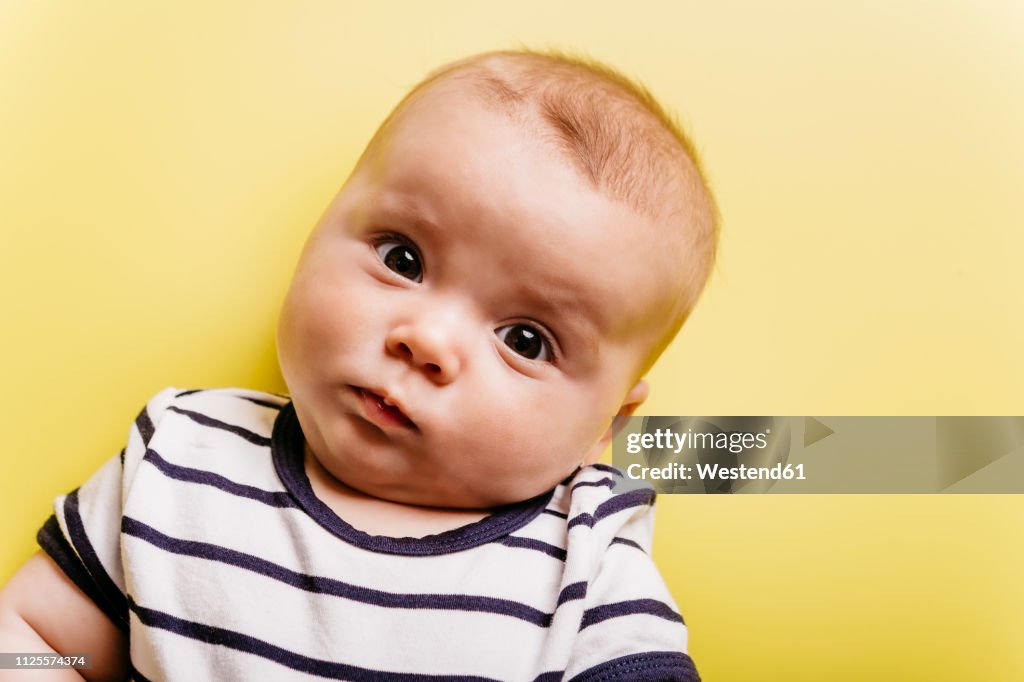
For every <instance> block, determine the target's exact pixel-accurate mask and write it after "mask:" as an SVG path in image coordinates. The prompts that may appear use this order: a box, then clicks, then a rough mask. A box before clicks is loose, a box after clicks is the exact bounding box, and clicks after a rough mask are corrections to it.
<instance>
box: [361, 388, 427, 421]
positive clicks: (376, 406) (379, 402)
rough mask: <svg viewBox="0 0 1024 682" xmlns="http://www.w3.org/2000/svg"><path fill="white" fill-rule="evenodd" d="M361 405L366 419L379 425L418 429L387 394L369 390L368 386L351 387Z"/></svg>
mask: <svg viewBox="0 0 1024 682" xmlns="http://www.w3.org/2000/svg"><path fill="white" fill-rule="evenodd" d="M352 388H353V389H354V390H355V392H356V395H357V396H358V397H359V400H360V402H361V403H362V405H363V411H364V413H365V416H366V418H367V419H369V420H370V421H371V422H372V423H374V424H375V425H377V426H379V427H385V428H386V427H390V428H394V427H396V426H397V427H401V428H404V429H410V430H413V431H418V430H419V427H417V426H416V423H415V422H414V421H413V420H412V419H409V416H408V415H407V414H405V412H403V411H402V408H401V406H399V405H398V404H397V402H396V401H395V400H393V399H392V398H389V397H388V396H387V395H384V394H381V393H377V392H375V391H371V390H370V389H368V388H359V387H357V386H353V387H352Z"/></svg>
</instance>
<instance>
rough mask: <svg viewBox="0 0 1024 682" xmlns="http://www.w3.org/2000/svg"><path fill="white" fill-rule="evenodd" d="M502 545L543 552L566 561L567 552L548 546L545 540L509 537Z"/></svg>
mask: <svg viewBox="0 0 1024 682" xmlns="http://www.w3.org/2000/svg"><path fill="white" fill-rule="evenodd" d="M501 544H503V545H505V546H506V547H521V548H523V549H532V550H535V551H537V552H543V553H544V554H547V555H548V556H552V557H554V558H556V559H558V560H559V561H565V550H564V549H562V548H561V547H556V546H555V545H552V544H548V543H547V542H544V541H543V540H534V539H533V538H524V537H519V536H518V535H509V536H507V537H504V538H502V539H501Z"/></svg>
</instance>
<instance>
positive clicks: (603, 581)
mask: <svg viewBox="0 0 1024 682" xmlns="http://www.w3.org/2000/svg"><path fill="white" fill-rule="evenodd" d="M608 470H610V471H614V473H615V474H618V472H617V471H615V470H612V469H611V467H608ZM613 478H614V476H613ZM606 480H607V479H606ZM592 518H593V519H594V521H593V522H592V523H591V524H590V525H591V526H592V527H591V528H590V533H591V534H592V535H593V536H594V537H593V538H592V540H593V541H594V542H596V543H600V550H599V551H597V550H595V553H596V554H598V555H599V556H600V559H599V560H598V561H597V562H596V563H597V569H596V571H595V573H594V574H593V576H592V577H591V579H590V580H589V581H588V582H587V585H586V592H585V596H584V608H583V614H582V619H581V620H580V624H579V632H578V634H577V636H576V639H575V641H574V643H573V654H572V658H571V664H570V666H569V667H568V669H567V670H566V676H565V677H566V679H567V680H570V681H571V682H607V681H610V680H630V681H634V680H647V681H652V682H653V681H659V682H660V681H663V680H664V681H668V680H672V681H680V682H699V680H700V676H699V675H698V673H697V669H696V667H695V665H694V663H693V661H692V659H691V658H690V657H689V655H688V654H687V653H686V646H687V634H688V633H687V629H686V625H685V623H684V621H683V617H682V615H680V612H679V609H678V607H677V606H676V604H675V601H674V600H673V599H672V595H671V593H670V592H669V589H668V586H667V585H666V584H665V581H664V579H663V578H662V577H661V574H660V572H659V571H658V568H657V566H656V565H655V563H654V560H653V559H652V557H651V554H650V552H651V543H652V535H653V528H654V491H653V490H649V489H641V490H632V491H629V492H624V493H621V494H616V495H613V496H611V497H609V498H607V499H606V500H605V501H603V502H602V503H601V504H600V505H598V506H596V508H595V511H594V513H593V514H592Z"/></svg>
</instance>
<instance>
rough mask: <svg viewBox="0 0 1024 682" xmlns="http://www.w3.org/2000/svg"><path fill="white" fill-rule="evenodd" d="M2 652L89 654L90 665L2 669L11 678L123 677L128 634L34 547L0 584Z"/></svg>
mask: <svg viewBox="0 0 1024 682" xmlns="http://www.w3.org/2000/svg"><path fill="white" fill-rule="evenodd" d="M0 652H11V653H13V652H18V653H33V654H37V653H44V654H45V653H57V654H84V653H87V654H90V655H91V656H92V669H91V670H81V671H76V670H70V669H64V670H45V671H44V670H0V682H8V681H10V682H14V681H15V680H34V681H36V682H41V681H42V680H60V681H63V680H68V681H69V682H71V681H74V682H81V680H82V677H83V676H84V677H85V679H87V680H117V679H120V680H124V679H127V678H128V675H129V666H128V639H127V637H126V636H125V634H124V633H123V632H122V631H121V630H119V629H118V628H117V627H116V626H115V625H114V624H113V623H112V622H111V621H110V619H109V618H107V616H106V615H105V614H104V613H103V611H101V610H100V609H99V608H98V607H97V606H96V605H95V604H94V603H93V602H92V600H91V599H89V597H87V596H86V595H85V594H84V593H83V592H82V591H81V590H79V589H78V587H77V586H76V585H75V584H74V583H73V582H71V580H70V579H68V577H67V576H66V575H65V574H64V572H63V571H61V570H60V568H58V567H57V565H56V564H55V563H54V562H53V560H52V559H50V557H48V556H47V555H46V554H44V553H42V552H38V553H36V554H35V555H33V556H32V557H31V558H29V560H28V561H26V562H25V563H24V565H22V567H21V568H20V569H18V572H17V573H15V574H14V576H13V577H12V578H11V579H10V581H9V582H8V583H7V584H6V585H5V586H4V587H3V589H0Z"/></svg>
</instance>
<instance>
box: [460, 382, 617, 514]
mask: <svg viewBox="0 0 1024 682" xmlns="http://www.w3.org/2000/svg"><path fill="white" fill-rule="evenodd" d="M511 383H512V384H513V387H515V384H516V383H517V381H516V380H513V381H512V382H511ZM495 385H496V384H495V383H491V384H489V385H488V386H487V388H483V387H481V388H480V389H479V390H478V391H477V392H475V399H474V400H472V401H470V402H468V403H467V404H465V405H464V407H463V408H462V410H460V413H461V414H463V415H464V418H463V419H459V420H457V421H458V422H459V424H458V427H461V428H459V429H458V430H457V431H453V432H451V435H452V437H453V439H454V440H455V441H456V442H458V443H459V447H458V448H457V449H458V451H459V453H460V455H461V456H460V458H459V459H460V460H461V461H460V462H458V463H455V462H453V464H454V465H455V466H460V467H461V468H462V470H461V471H459V472H453V475H457V476H459V477H460V478H463V479H464V480H466V481H467V483H468V484H471V485H473V486H475V487H476V488H477V489H485V488H487V487H493V488H495V489H496V490H500V491H502V493H504V494H510V495H514V497H515V499H516V500H521V499H525V498H527V497H532V496H533V495H536V494H539V493H541V492H544V490H546V489H548V488H550V487H551V486H553V485H554V484H555V483H557V482H558V481H560V480H562V478H564V477H565V476H567V475H568V474H570V473H571V472H572V471H573V470H574V469H575V468H576V467H577V466H578V465H579V464H580V462H581V460H582V459H583V456H584V455H585V454H586V452H587V451H588V450H589V449H590V447H591V446H592V445H593V444H594V443H595V442H596V441H597V440H598V439H599V438H600V436H601V434H602V433H603V429H602V428H601V423H602V422H603V420H601V419H600V418H599V417H597V416H596V415H595V412H594V411H593V406H591V405H588V404H586V398H585V397H582V396H569V395H566V394H565V393H564V392H558V393H556V394H552V393H549V392H543V391H541V390H540V388H541V385H540V384H533V385H531V382H523V385H522V386H520V387H518V388H520V389H521V390H513V388H510V387H509V382H505V383H504V384H501V383H499V384H497V385H498V386H504V390H494V389H495ZM531 389H533V390H531ZM510 501H511V500H510Z"/></svg>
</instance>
